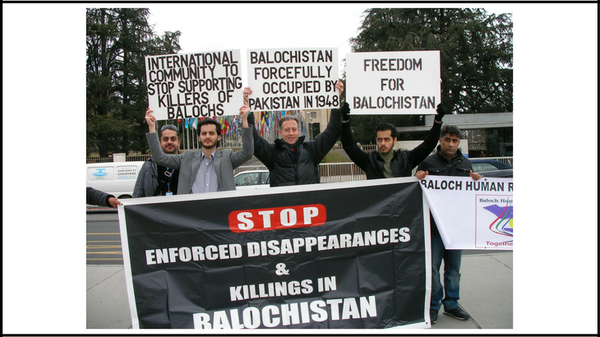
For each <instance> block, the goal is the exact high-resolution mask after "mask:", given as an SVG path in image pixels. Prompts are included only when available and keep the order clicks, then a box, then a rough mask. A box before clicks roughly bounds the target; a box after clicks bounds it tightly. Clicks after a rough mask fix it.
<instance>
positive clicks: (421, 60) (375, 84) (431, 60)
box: [346, 50, 441, 115]
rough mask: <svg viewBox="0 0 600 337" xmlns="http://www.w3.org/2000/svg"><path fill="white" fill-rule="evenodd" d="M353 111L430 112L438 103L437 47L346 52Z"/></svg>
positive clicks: (369, 112)
mask: <svg viewBox="0 0 600 337" xmlns="http://www.w3.org/2000/svg"><path fill="white" fill-rule="evenodd" d="M346 67H347V71H346V74H347V92H346V101H347V102H348V104H350V109H352V113H353V114H366V115H369V114H434V113H435V108H436V107H437V105H438V104H440V103H441V93H440V88H441V75H440V74H441V73H440V52H439V50H426V51H394V52H369V53H350V54H347V55H346Z"/></svg>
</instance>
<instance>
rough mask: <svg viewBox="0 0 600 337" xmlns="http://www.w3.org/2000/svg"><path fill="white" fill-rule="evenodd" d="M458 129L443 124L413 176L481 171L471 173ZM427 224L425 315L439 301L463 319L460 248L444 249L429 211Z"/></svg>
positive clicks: (466, 174)
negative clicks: (434, 148)
mask: <svg viewBox="0 0 600 337" xmlns="http://www.w3.org/2000/svg"><path fill="white" fill-rule="evenodd" d="M460 137H461V132H460V129H459V128H458V127H456V126H454V125H444V127H443V128H442V130H441V136H440V140H439V141H440V145H439V146H438V147H437V151H436V153H434V154H432V155H431V156H429V157H427V159H425V160H423V162H422V163H421V164H419V167H417V172H416V173H415V177H417V179H419V180H421V179H423V178H425V176H427V175H428V174H429V175H439V176H458V177H469V176H470V177H471V178H472V179H473V180H478V179H480V178H481V175H479V174H478V173H473V168H472V166H471V162H470V161H469V159H467V158H465V157H464V156H463V154H462V153H461V151H460V150H459V148H458V146H459V145H460ZM429 218H430V224H431V264H432V271H433V272H432V280H431V306H430V309H429V315H430V318H431V323H432V324H435V322H436V321H437V317H438V311H439V310H440V308H441V306H442V304H443V305H444V314H445V315H449V316H452V317H454V318H456V319H458V320H463V321H464V320H467V319H469V317H471V316H470V315H469V314H468V313H467V312H466V311H464V310H463V309H462V308H461V307H460V306H459V305H458V300H459V298H460V264H461V259H462V251H461V250H448V249H446V247H445V246H444V242H443V241H442V237H441V236H440V232H439V231H438V228H437V225H436V223H435V220H434V219H433V217H432V216H431V215H430V216H429ZM442 260H443V261H444V286H443V287H442V281H441V274H440V267H441V265H442Z"/></svg>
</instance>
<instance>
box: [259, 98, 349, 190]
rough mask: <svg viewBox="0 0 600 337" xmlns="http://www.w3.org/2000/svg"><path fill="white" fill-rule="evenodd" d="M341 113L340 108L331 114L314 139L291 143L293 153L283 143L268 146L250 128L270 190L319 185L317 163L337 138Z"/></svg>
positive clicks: (280, 141)
mask: <svg viewBox="0 0 600 337" xmlns="http://www.w3.org/2000/svg"><path fill="white" fill-rule="evenodd" d="M341 123H342V114H341V112H340V110H339V109H333V110H332V111H331V120H330V121H329V123H328V124H327V129H325V131H323V132H321V133H320V134H319V135H318V136H317V137H315V139H314V140H310V141H306V142H305V141H304V138H305V137H304V136H301V137H299V138H298V141H297V142H296V144H294V146H293V147H294V149H295V153H293V152H292V150H291V147H290V146H289V145H287V144H286V143H285V142H284V141H283V140H281V139H276V140H275V142H274V143H269V142H268V141H266V140H265V139H264V138H262V137H260V136H259V134H258V131H256V129H255V128H252V129H253V131H252V133H253V136H254V156H255V157H256V158H258V159H259V160H260V161H261V162H262V163H263V164H265V166H266V167H267V168H268V169H269V171H270V172H271V178H270V179H271V187H276V186H290V185H303V184H318V183H319V182H320V181H321V177H320V175H319V164H320V163H321V160H323V158H325V156H326V155H327V153H328V152H329V150H331V148H332V147H333V145H335V142H337V140H338V138H339V137H340V129H341Z"/></svg>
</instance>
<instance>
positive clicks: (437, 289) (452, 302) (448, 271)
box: [431, 223, 462, 311]
mask: <svg viewBox="0 0 600 337" xmlns="http://www.w3.org/2000/svg"><path fill="white" fill-rule="evenodd" d="M433 226H435V224H433V223H432V227H433ZM461 258H462V251H461V250H446V248H445V247H444V242H443V241H442V237H441V236H440V234H439V233H438V231H437V228H435V229H434V228H432V231H431V264H432V269H433V273H432V280H431V310H438V311H439V310H440V307H441V304H443V305H444V309H445V310H446V311H448V310H452V309H455V308H458V299H459V292H460V261H461ZM442 260H444V287H443V288H442V284H441V282H440V267H441V265H442ZM442 298H443V300H442ZM440 301H441V304H440Z"/></svg>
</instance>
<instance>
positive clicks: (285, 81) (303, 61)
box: [248, 48, 340, 111]
mask: <svg viewBox="0 0 600 337" xmlns="http://www.w3.org/2000/svg"><path fill="white" fill-rule="evenodd" d="M248 63H249V64H248V83H249V85H248V86H249V87H250V88H251V89H252V91H253V93H252V95H251V96H250V97H249V105H250V110H252V111H272V110H299V109H332V108H338V107H339V106H340V97H339V92H338V90H337V89H336V87H335V84H336V82H337V80H338V78H337V77H338V53H337V48H327V49H319V48H312V49H310V48H309V49H286V50H280V49H263V50H249V51H248Z"/></svg>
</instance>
